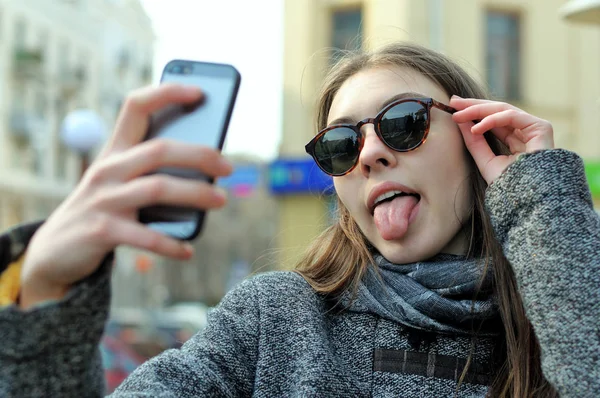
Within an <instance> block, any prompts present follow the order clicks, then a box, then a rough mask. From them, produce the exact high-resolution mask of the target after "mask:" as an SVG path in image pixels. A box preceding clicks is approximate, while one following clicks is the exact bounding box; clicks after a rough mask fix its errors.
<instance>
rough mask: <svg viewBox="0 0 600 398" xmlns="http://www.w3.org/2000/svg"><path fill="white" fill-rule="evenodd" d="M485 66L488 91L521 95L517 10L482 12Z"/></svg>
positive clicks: (510, 96)
mask: <svg viewBox="0 0 600 398" xmlns="http://www.w3.org/2000/svg"><path fill="white" fill-rule="evenodd" d="M486 20H487V21H486V26H487V28H486V29H487V32H486V70H487V82H488V84H489V86H490V89H491V92H492V95H494V96H495V97H497V98H501V99H509V100H518V99H520V98H521V45H520V43H521V18H520V17H519V15H518V14H515V13H508V12H500V11H488V12H487V15H486Z"/></svg>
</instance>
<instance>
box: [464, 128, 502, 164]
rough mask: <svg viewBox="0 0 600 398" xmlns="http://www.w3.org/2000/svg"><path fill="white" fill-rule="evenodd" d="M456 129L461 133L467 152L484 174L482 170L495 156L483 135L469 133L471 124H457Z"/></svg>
mask: <svg viewBox="0 0 600 398" xmlns="http://www.w3.org/2000/svg"><path fill="white" fill-rule="evenodd" d="M458 127H459V128H460V132H461V133H462V136H463V139H464V141H465V145H466V147H467V150H468V151H469V153H470V154H471V156H472V157H473V160H474V161H475V164H476V165H477V168H478V169H479V170H480V171H481V173H482V174H484V170H485V169H486V167H487V165H488V164H489V163H490V162H491V161H492V160H493V159H494V158H495V157H496V154H494V152H493V151H492V149H491V148H490V145H489V144H488V143H487V141H486V139H485V137H484V136H483V135H480V134H477V135H476V134H473V133H472V132H471V129H472V127H473V122H468V123H459V124H458Z"/></svg>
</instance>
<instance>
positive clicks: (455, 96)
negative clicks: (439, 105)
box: [450, 94, 462, 100]
mask: <svg viewBox="0 0 600 398" xmlns="http://www.w3.org/2000/svg"><path fill="white" fill-rule="evenodd" d="M455 98H458V99H462V97H459V96H458V95H456V94H452V97H450V99H451V100H452V99H455Z"/></svg>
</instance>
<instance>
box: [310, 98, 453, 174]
mask: <svg viewBox="0 0 600 398" xmlns="http://www.w3.org/2000/svg"><path fill="white" fill-rule="evenodd" d="M433 107H436V108H438V109H441V110H442V111H444V112H448V113H450V114H452V113H454V112H456V109H454V108H451V107H449V106H448V105H444V104H442V103H441V102H438V101H436V100H434V99H432V98H405V99H401V100H398V101H394V102H392V103H390V104H389V105H387V106H386V107H385V108H383V109H382V110H381V112H379V114H377V116H375V117H374V118H367V119H364V120H361V121H360V122H358V123H357V124H355V125H354V124H336V125H333V126H329V127H327V128H325V129H323V130H321V131H319V133H318V134H317V135H316V136H315V137H314V138H313V139H312V140H310V142H309V143H308V144H306V146H305V147H304V148H305V149H306V152H307V153H308V154H309V155H310V156H312V157H313V159H314V160H315V162H316V163H317V165H318V166H319V168H320V169H321V170H323V171H324V172H325V173H327V174H329V175H331V176H334V177H339V176H343V175H346V174H348V173H350V172H351V171H352V170H353V169H354V168H355V167H356V165H357V164H358V158H359V155H360V151H361V150H362V148H363V144H364V142H365V137H364V135H363V133H361V131H360V129H361V127H362V126H363V125H365V124H368V123H372V124H373V125H374V127H375V133H376V134H377V136H378V137H379V139H380V140H381V141H382V142H383V143H384V144H385V145H387V146H388V147H389V148H390V149H393V150H394V151H397V152H409V151H413V150H415V149H417V148H418V147H419V146H421V144H423V143H424V142H425V140H427V134H428V133H429V125H430V121H431V108H433Z"/></svg>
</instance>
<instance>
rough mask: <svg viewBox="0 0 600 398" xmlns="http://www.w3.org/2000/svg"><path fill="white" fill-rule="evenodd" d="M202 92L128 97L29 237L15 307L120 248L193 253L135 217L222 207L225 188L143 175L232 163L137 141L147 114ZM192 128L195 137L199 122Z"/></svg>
mask: <svg viewBox="0 0 600 398" xmlns="http://www.w3.org/2000/svg"><path fill="white" fill-rule="evenodd" d="M201 97H202V92H201V91H200V90H199V89H198V88H194V87H187V86H181V85H173V84H164V85H161V86H159V87H154V88H146V89H141V90H138V91H136V92H134V93H132V94H131V95H129V97H128V98H127V100H126V101H125V103H124V106H123V108H122V110H121V114H120V115H119V118H118V120H117V123H116V127H115V131H114V132H113V135H112V137H111V139H110V140H109V142H108V143H107V145H106V146H105V147H104V148H103V150H102V151H101V153H100V155H99V156H98V158H97V159H96V161H95V162H94V163H93V164H92V165H91V166H90V167H89V168H88V170H87V171H86V173H85V174H84V176H83V177H82V179H81V181H80V183H79V184H78V186H77V187H76V188H75V190H74V191H73V192H72V193H71V194H70V195H69V196H68V197H67V198H66V200H65V201H64V202H63V203H62V204H61V205H60V206H59V207H58V208H57V209H56V211H54V213H53V214H52V215H51V216H50V217H49V218H48V220H46V222H45V223H44V224H43V225H42V226H41V227H40V229H39V230H38V231H37V232H36V233H35V234H34V236H33V238H32V240H31V242H30V244H29V246H28V248H27V252H26V255H25V261H24V263H23V268H22V272H21V294H20V307H21V308H23V309H26V308H29V307H31V306H32V305H35V304H36V303H39V302H41V301H45V300H49V299H60V298H62V297H63V296H64V295H65V294H66V293H67V292H68V290H69V288H70V287H71V286H72V285H73V284H74V283H76V282H78V281H80V280H82V279H83V278H85V277H87V276H89V275H91V274H92V273H93V272H94V271H95V270H96V269H97V268H98V267H99V266H100V264H101V262H102V260H103V259H104V258H105V256H106V255H107V254H108V253H110V252H111V251H112V250H114V249H115V248H116V247H117V246H119V245H128V246H132V247H136V248H139V249H144V250H149V251H151V252H154V253H156V254H159V255H163V256H167V257H172V258H177V259H188V258H190V257H191V256H192V255H193V249H192V247H191V246H190V245H189V244H188V243H185V242H181V241H178V240H176V239H173V238H171V237H168V236H166V235H163V234H161V233H160V232H157V231H154V230H152V229H150V228H148V227H147V226H146V225H143V224H141V223H140V222H139V221H138V220H137V215H138V210H139V209H140V208H142V207H146V206H148V205H152V204H168V205H181V206H186V207H189V206H191V207H196V208H201V209H211V208H217V207H221V206H223V205H224V204H225V202H226V198H225V194H224V192H223V191H222V190H220V189H219V188H217V187H214V186H213V185H210V184H208V183H207V182H203V181H196V180H187V179H182V178H176V177H172V176H167V175H164V174H151V175H148V174H150V173H151V172H153V171H155V170H157V169H159V168H162V167H181V168H190V169H195V170H198V171H201V172H202V173H204V174H205V175H208V176H212V177H219V176H225V175H228V174H229V173H231V170H232V166H231V164H230V163H229V162H227V161H226V160H225V159H224V158H223V157H222V156H221V154H220V153H219V152H218V151H216V150H213V149H210V148H207V147H200V146H193V145H189V144H186V143H180V142H175V141H166V140H162V139H153V140H149V141H145V142H142V140H143V139H144V136H145V134H146V131H147V129H148V123H149V118H150V115H151V114H152V113H153V112H155V111H157V110H159V109H161V108H163V107H164V106H167V105H170V104H178V103H179V104H189V103H193V102H196V101H198V100H200V99H201ZM197 133H198V134H202V126H198V132H197Z"/></svg>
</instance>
